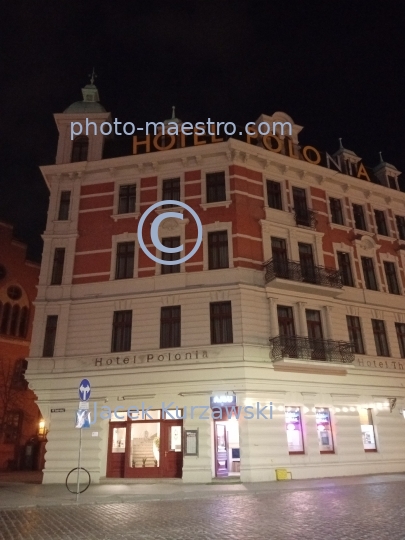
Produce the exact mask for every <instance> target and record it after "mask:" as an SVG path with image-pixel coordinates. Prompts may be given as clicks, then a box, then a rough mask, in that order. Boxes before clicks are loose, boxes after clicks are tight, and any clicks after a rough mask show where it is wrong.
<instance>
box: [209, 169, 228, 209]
mask: <svg viewBox="0 0 405 540" xmlns="http://www.w3.org/2000/svg"><path fill="white" fill-rule="evenodd" d="M206 181H207V203H211V202H218V201H225V200H226V189H225V173H224V172H217V173H208V174H207V176H206Z"/></svg>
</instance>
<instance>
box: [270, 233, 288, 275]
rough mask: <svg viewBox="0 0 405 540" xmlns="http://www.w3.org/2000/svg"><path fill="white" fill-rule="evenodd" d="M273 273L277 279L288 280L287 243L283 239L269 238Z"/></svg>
mask: <svg viewBox="0 0 405 540" xmlns="http://www.w3.org/2000/svg"><path fill="white" fill-rule="evenodd" d="M271 251H272V256H273V264H274V272H275V274H276V276H278V277H284V278H286V279H289V272H288V257H287V243H286V241H285V240H284V238H275V237H274V236H272V237H271Z"/></svg>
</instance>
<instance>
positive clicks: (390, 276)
mask: <svg viewBox="0 0 405 540" xmlns="http://www.w3.org/2000/svg"><path fill="white" fill-rule="evenodd" d="M384 270H385V278H386V280H387V285H388V292H390V293H391V294H401V293H400V290H399V285H398V279H397V272H396V270H395V263H393V262H388V261H384Z"/></svg>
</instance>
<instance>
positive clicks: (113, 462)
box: [107, 422, 127, 478]
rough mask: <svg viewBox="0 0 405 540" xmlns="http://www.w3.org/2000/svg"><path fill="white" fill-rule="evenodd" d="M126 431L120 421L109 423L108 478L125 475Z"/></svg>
mask: <svg viewBox="0 0 405 540" xmlns="http://www.w3.org/2000/svg"><path fill="white" fill-rule="evenodd" d="M126 431H127V428H126V427H125V424H124V425H123V423H122V422H111V423H110V436H109V442H108V446H109V448H108V463H107V476H109V477H110V478H124V476H125V447H126Z"/></svg>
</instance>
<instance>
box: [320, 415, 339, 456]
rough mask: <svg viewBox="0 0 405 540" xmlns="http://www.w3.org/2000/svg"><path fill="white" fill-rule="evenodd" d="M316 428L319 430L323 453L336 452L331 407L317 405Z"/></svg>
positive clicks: (321, 451)
mask: <svg viewBox="0 0 405 540" xmlns="http://www.w3.org/2000/svg"><path fill="white" fill-rule="evenodd" d="M315 420H316V430H317V432H318V444H319V451H320V453H321V454H334V453H335V450H334V446H333V436H332V425H331V421H330V412H329V409H325V408H323V407H316V409H315Z"/></svg>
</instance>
